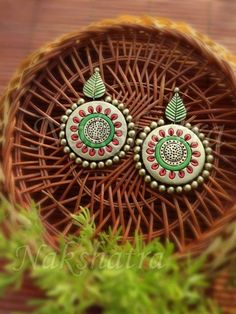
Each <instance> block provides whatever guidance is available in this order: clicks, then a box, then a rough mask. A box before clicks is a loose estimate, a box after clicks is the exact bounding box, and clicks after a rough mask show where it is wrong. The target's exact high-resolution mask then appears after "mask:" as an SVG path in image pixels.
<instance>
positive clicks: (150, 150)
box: [146, 148, 154, 155]
mask: <svg viewBox="0 0 236 314" xmlns="http://www.w3.org/2000/svg"><path fill="white" fill-rule="evenodd" d="M146 153H147V154H149V155H152V154H154V149H151V148H148V149H147V150H146Z"/></svg>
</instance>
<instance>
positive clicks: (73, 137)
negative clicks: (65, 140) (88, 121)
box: [71, 134, 79, 141]
mask: <svg viewBox="0 0 236 314" xmlns="http://www.w3.org/2000/svg"><path fill="white" fill-rule="evenodd" d="M78 138H79V137H78V135H77V134H72V135H71V139H72V141H77V140H78Z"/></svg>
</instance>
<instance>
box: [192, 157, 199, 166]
mask: <svg viewBox="0 0 236 314" xmlns="http://www.w3.org/2000/svg"><path fill="white" fill-rule="evenodd" d="M191 164H192V165H193V166H195V167H196V166H198V161H197V160H196V159H192V160H191Z"/></svg>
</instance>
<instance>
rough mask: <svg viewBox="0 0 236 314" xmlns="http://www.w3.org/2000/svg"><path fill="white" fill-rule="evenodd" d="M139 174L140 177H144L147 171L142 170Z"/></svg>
mask: <svg viewBox="0 0 236 314" xmlns="http://www.w3.org/2000/svg"><path fill="white" fill-rule="evenodd" d="M138 173H139V175H140V176H142V177H143V176H145V174H146V170H145V169H140V170H139V172H138Z"/></svg>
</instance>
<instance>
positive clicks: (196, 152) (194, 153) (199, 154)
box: [193, 150, 201, 157]
mask: <svg viewBox="0 0 236 314" xmlns="http://www.w3.org/2000/svg"><path fill="white" fill-rule="evenodd" d="M193 156H195V157H200V156H201V153H200V152H199V151H197V150H195V152H193Z"/></svg>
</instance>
